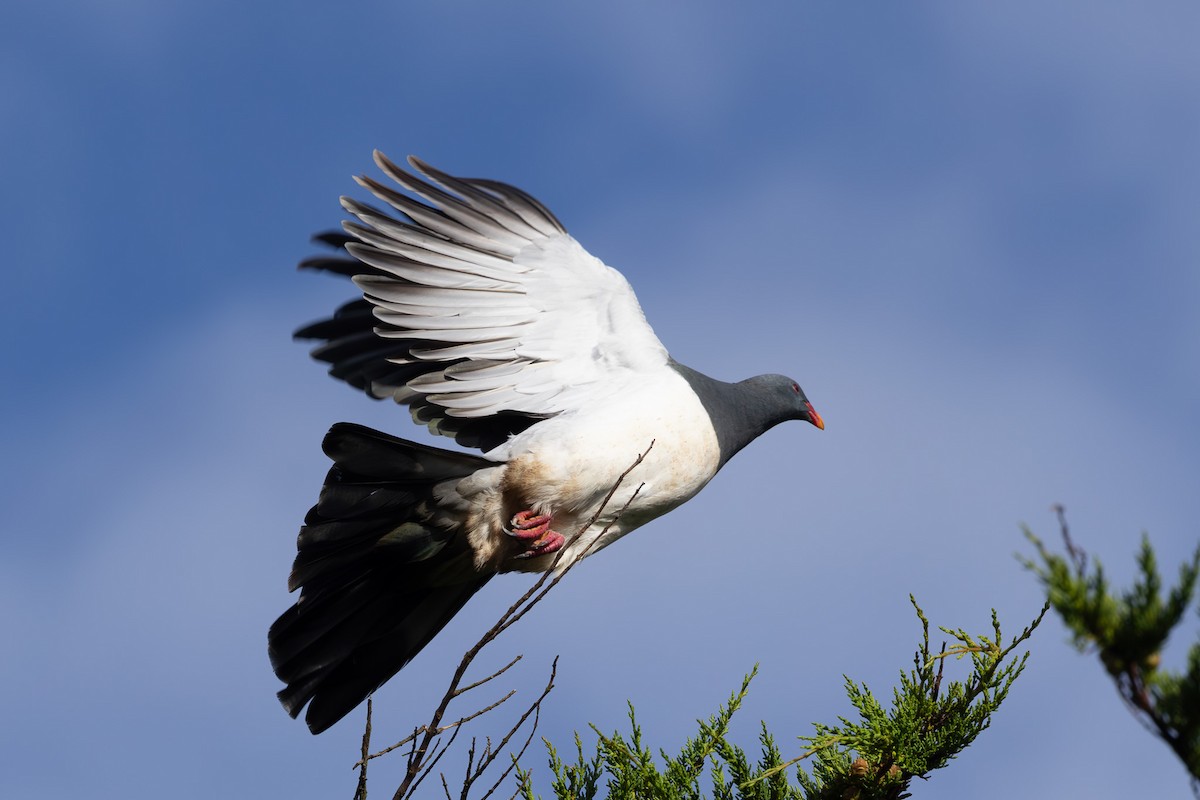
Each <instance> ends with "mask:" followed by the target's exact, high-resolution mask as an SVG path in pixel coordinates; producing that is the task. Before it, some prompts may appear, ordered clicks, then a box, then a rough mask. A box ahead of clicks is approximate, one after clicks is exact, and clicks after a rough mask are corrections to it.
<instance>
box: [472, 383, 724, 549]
mask: <svg viewBox="0 0 1200 800" xmlns="http://www.w3.org/2000/svg"><path fill="white" fill-rule="evenodd" d="M643 454H645V457H644V459H643V460H642V462H641V463H640V464H638V465H637V466H636V467H635V468H634V469H633V470H632V471H630V472H629V474H628V475H627V476H626V477H625V478H624V479H623V480H622V479H621V475H622V473H624V472H625V471H626V470H628V469H629V468H630V467H631V466H632V465H633V464H634V463H635V462H636V461H637V459H638V457H639V456H641V455H643ZM494 455H496V456H499V457H501V458H504V459H505V460H506V461H507V462H508V464H507V465H506V467H505V472H506V481H505V483H506V484H507V485H508V486H509V487H510V489H511V487H513V486H515V487H517V491H519V492H520V493H521V496H522V503H528V506H529V507H530V508H532V509H533V510H535V511H537V512H538V513H546V514H551V515H553V517H554V528H555V530H557V531H558V532H560V533H562V534H563V535H564V536H565V537H566V538H567V545H566V547H565V548H564V550H565V554H564V556H563V557H562V558H561V559H560V560H559V563H560V564H563V565H565V564H567V563H569V562H570V561H571V560H572V559H573V558H574V556H575V555H576V554H578V553H580V552H583V551H588V549H589V548H590V552H595V551H596V550H598V549H600V548H602V547H605V546H607V545H608V544H610V543H612V542H613V541H615V540H616V539H618V538H620V537H621V536H623V535H625V534H626V533H629V532H630V531H631V530H633V529H634V528H636V527H638V526H640V525H643V524H645V523H646V522H648V521H650V520H651V519H654V518H655V517H657V516H660V515H662V514H665V513H666V512H668V511H670V510H671V509H673V508H675V507H676V506H678V505H680V504H681V503H683V502H684V501H686V500H688V499H690V498H691V497H693V496H694V495H695V494H696V493H697V492H699V491H700V489H702V488H703V487H704V485H705V484H707V483H708V481H709V480H710V479H711V478H712V477H713V475H715V474H716V472H717V468H718V466H719V464H720V447H719V445H718V443H717V436H716V433H715V432H714V430H713V427H712V421H711V419H710V418H709V416H708V413H707V412H706V411H705V410H704V407H703V406H702V405H701V403H700V401H699V399H698V398H697V397H696V395H695V393H694V392H693V391H692V389H691V387H690V386H689V385H688V383H687V381H685V380H684V379H683V378H682V377H681V376H680V375H679V374H678V373H676V372H675V371H674V370H670V369H664V370H661V371H656V372H655V373H654V374H653V375H650V376H645V377H644V378H643V379H641V380H639V381H638V382H637V383H636V384H634V385H632V386H630V385H626V386H625V387H624V388H623V389H621V390H620V391H619V392H616V393H613V394H612V395H610V396H609V397H605V398H599V399H598V400H597V402H596V403H594V404H592V405H590V406H589V407H588V408H587V410H585V411H580V412H568V413H565V414H562V415H560V416H558V417H554V418H553V419H549V420H546V421H544V422H539V423H538V424H536V425H534V426H533V427H532V428H530V429H529V430H528V431H525V432H524V433H522V434H520V435H518V436H516V437H514V438H513V439H512V440H511V441H510V442H509V443H508V444H507V445H505V446H504V447H503V448H501V449H500V450H498V451H496V452H495V453H494ZM618 480H620V486H619V487H618V488H617V491H616V492H615V494H614V495H613V497H612V498H611V499H610V500H609V501H608V503H607V504H605V505H604V507H603V510H602V511H600V515H599V516H598V517H597V519H596V521H595V522H594V523H593V524H592V525H590V526H589V527H588V528H587V529H586V530H581V528H583V526H584V525H586V524H587V522H588V520H589V519H591V517H592V516H594V515H595V514H596V513H597V511H598V510H600V507H601V504H602V503H603V502H604V498H605V497H606V495H607V494H608V492H609V491H610V490H611V489H612V488H613V486H614V485H615V484H616V483H617V482H618ZM635 494H636V496H635ZM631 498H632V499H631ZM627 504H628V505H627ZM622 509H624V510H622ZM606 527H608V528H609V530H608V532H607V533H604V534H603V536H602V537H601V533H602V531H604V529H605V528H606ZM598 538H599V541H597V539H598ZM552 561H553V557H544V558H543V559H530V560H529V562H525V563H524V564H522V565H521V567H522V568H526V567H528V568H530V569H546V568H548V566H549V563H550V562H552ZM536 562H543V563H536Z"/></svg>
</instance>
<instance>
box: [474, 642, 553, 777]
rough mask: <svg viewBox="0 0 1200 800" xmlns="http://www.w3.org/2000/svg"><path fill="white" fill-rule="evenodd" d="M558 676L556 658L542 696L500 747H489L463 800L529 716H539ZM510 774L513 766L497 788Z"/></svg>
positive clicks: (502, 741) (502, 775) (505, 735)
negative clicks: (543, 702)
mask: <svg viewBox="0 0 1200 800" xmlns="http://www.w3.org/2000/svg"><path fill="white" fill-rule="evenodd" d="M557 675H558V658H557V657H555V659H554V661H553V662H552V663H551V665H550V680H549V681H547V682H546V688H545V689H543V690H542V694H541V695H540V696H539V697H538V699H537V700H534V701H533V705H531V706H530V707H529V708H528V709H527V710H526V711H525V713H524V714H522V715H521V718H520V719H519V720H517V724H516V725H513V726H512V728H511V729H510V730H509V731H508V733H506V734H504V738H502V739H501V740H500V743H499V744H498V745H496V747H494V748H492V747H490V746H489V747H488V751H487V754H486V755H485V756H484V757H483V758H481V759H480V760H479V765H478V766H477V767H476V769H475V771H474V773H473V774H472V775H471V777H470V780H469V781H467V782H465V783H464V784H463V791H462V800H467V792H468V790H470V788H471V784H473V783H474V782H475V781H476V780H478V779H479V777H480V776H481V775H483V773H484V772H485V771H486V770H487V768H488V767H490V766H491V765H492V762H494V761H495V760H496V757H497V756H499V755H500V751H501V750H503V749H504V747H505V746H506V745H507V744H508V742H509V740H510V739H511V738H512V737H513V736H514V735H515V734H516V732H517V731H519V730H520V729H521V726H522V725H524V724H525V720H527V719H529V715H530V714H534V715H537V714H538V713H539V712H540V710H541V705H542V701H543V700H545V699H546V697H547V695H549V694H550V691H551V690H552V689H553V688H554V678H555V676H557ZM534 728H535V729H536V728H537V716H535V717H534ZM530 736H531V737H532V736H533V734H532V733H530ZM526 746H528V742H526ZM521 749H522V751H524V749H525V748H524V747H523V748H521ZM510 772H512V765H509V766H508V768H506V769H505V770H504V772H503V774H501V776H500V780H499V781H497V782H496V786H499V785H500V781H503V780H504V779H505V778H506V777H507V776H508V774H509V773H510ZM495 790H496V787H495V786H493V787H492V788H491V789H489V790H488V793H487V794H485V795H484V798H486V797H487V796H488V795H490V794H491V793H492V792H494V791H495Z"/></svg>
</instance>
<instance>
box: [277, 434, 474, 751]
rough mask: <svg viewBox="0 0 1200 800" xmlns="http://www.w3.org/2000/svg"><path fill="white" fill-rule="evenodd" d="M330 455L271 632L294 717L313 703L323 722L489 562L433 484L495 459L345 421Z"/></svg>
mask: <svg viewBox="0 0 1200 800" xmlns="http://www.w3.org/2000/svg"><path fill="white" fill-rule="evenodd" d="M323 448H324V450H325V453H326V454H327V455H328V456H329V457H330V458H332V459H333V461H334V466H333V468H332V469H331V470H330V471H329V475H328V476H327V477H326V479H325V486H324V488H323V489H322V490H321V497H320V499H319V500H318V501H317V504H316V505H315V506H313V508H312V510H310V511H309V512H308V516H307V517H306V518H305V520H304V527H302V528H301V529H300V536H299V537H298V541H297V549H298V552H297V554H296V561H295V564H294V565H293V567H292V574H291V577H290V578H289V586H290V588H292V589H296V588H302V590H301V593H300V599H299V600H298V601H297V602H296V604H295V605H294V606H292V607H291V608H289V609H288V610H287V611H285V612H284V613H283V614H282V615H281V616H280V617H279V619H277V620H276V621H275V623H274V624H273V625H272V626H271V630H270V632H269V633H268V634H267V641H268V651H269V653H270V656H271V666H272V667H273V668H274V670H275V674H276V675H277V676H278V677H279V679H280V680H282V681H284V682H285V683H287V687H286V688H284V689H283V690H282V691H281V692H279V700H280V702H281V703H283V707H284V708H285V709H287V712H288V713H289V714H291V715H292V716H293V717H296V716H299V714H300V711H301V710H302V709H303V708H304V706H305V704H308V713H307V714H306V715H305V720H306V721H307V723H308V727H309V730H311V731H312V732H313V733H320V732H321V731H323V730H325V729H326V728H328V727H329V726H331V725H333V724H334V723H335V722H337V721H338V720H340V719H341V718H342V717H344V716H346V714H348V713H350V712H351V711H352V710H353V709H354V708H355V706H357V705H358V704H359V703H361V702H362V701H363V700H364V699H365V698H366V697H367V695H369V694H370V693H371V692H373V691H375V689H377V688H379V686H380V685H382V684H383V683H384V682H385V681H387V680H388V679H389V678H391V677H392V676H393V675H395V674H396V673H397V672H399V671H400V669H401V668H402V667H403V666H404V665H405V664H407V663H408V662H409V661H410V660H411V659H412V658H413V656H415V655H416V654H417V653H419V652H420V651H421V649H422V648H423V647H424V646H425V645H426V644H428V643H429V641H430V640H431V639H432V638H433V637H434V636H435V635H437V633H438V631H440V630H441V629H442V628H443V627H445V625H446V623H447V622H449V621H450V619H451V618H452V617H453V616H454V615H455V614H456V613H458V610H459V609H460V608H462V607H463V604H465V603H466V602H467V600H468V599H470V597H471V595H473V594H475V592H477V591H479V589H480V588H481V587H482V586H483V585H484V584H485V583H487V581H488V579H489V578H490V577H491V575H490V574H480V573H478V572H476V570H475V568H474V564H473V560H472V554H471V550H470V548H469V547H468V545H467V542H466V536H465V532H463V531H461V530H460V529H459V528H458V527H457V526H456V525H454V524H452V522H451V521H450V520H449V519H448V518H447V515H446V514H445V512H444V511H440V510H439V509H438V508H437V505H436V501H435V500H434V497H433V490H434V487H435V486H437V485H438V484H439V483H442V482H444V481H448V480H456V479H459V478H463V477H466V476H467V475H470V474H472V473H474V472H476V471H477V470H479V469H483V468H487V467H492V466H495V462H492V461H487V460H485V459H482V458H478V457H476V456H471V455H466V454H463V453H454V452H451V451H448V450H438V449H435V448H432V447H426V446H424V445H419V444H415V443H413V442H406V441H404V440H403V439H397V438H395V437H393V436H388V435H387V434H384V433H380V432H378V431H374V430H371V429H370V428H364V427H362V426H360V425H351V424H349V423H339V424H337V425H334V426H333V428H332V429H330V431H329V434H328V435H327V436H326V437H325V441H324V443H323Z"/></svg>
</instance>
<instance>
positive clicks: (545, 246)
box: [268, 152, 825, 733]
mask: <svg viewBox="0 0 1200 800" xmlns="http://www.w3.org/2000/svg"><path fill="white" fill-rule="evenodd" d="M375 162H376V164H377V165H378V166H379V168H380V169H381V170H382V172H383V173H384V174H385V175H386V176H387V177H388V178H390V179H391V181H393V182H394V183H395V185H396V187H399V189H403V190H407V192H405V191H400V190H399V189H398V188H396V187H393V186H392V185H388V184H386V183H383V182H380V181H377V180H375V179H372V178H370V177H359V178H358V179H357V180H358V183H359V184H360V185H362V186H363V187H365V188H366V189H367V190H368V191H370V192H371V193H372V194H373V195H374V196H375V197H377V198H378V199H379V200H380V201H382V202H383V203H386V204H387V205H388V206H390V208H391V211H383V210H380V209H378V208H375V207H373V206H370V205H366V204H364V203H360V202H358V201H357V200H353V199H350V198H343V199H342V206H343V207H344V208H345V209H346V211H347V212H349V214H351V215H352V216H353V217H354V220H353V221H347V222H345V223H344V225H343V227H344V229H345V234H340V233H339V234H325V235H323V236H319V237H317V238H318V239H321V240H323V241H324V242H325V243H326V244H329V245H333V246H335V247H338V248H340V249H341V251H342V252H341V253H339V254H337V255H330V256H327V257H318V258H312V259H309V260H307V261H305V262H303V263H302V264H301V266H302V267H307V268H311V269H316V270H319V271H324V272H330V273H335V274H340V275H344V276H347V277H350V278H351V279H353V281H354V283H355V284H356V285H357V286H358V288H359V289H361V290H362V295H363V296H362V298H361V299H356V300H353V301H351V302H348V303H346V304H345V305H343V306H341V307H340V308H339V309H337V311H336V313H335V314H334V315H333V316H332V317H330V318H329V319H325V320H322V321H320V322H317V323H314V324H312V325H309V326H307V327H304V328H301V329H300V330H299V331H297V332H296V336H297V338H301V339H307V340H316V341H317V342H318V344H317V345H316V347H315V348H314V349H313V351H312V355H313V357H314V358H316V359H318V360H320V361H323V362H327V363H328V364H330V365H331V366H330V373H331V374H332V375H333V376H334V377H336V378H339V379H341V380H343V381H346V382H347V383H349V384H350V385H351V386H354V387H355V388H358V389H361V390H362V391H364V392H366V393H367V394H368V395H369V396H371V397H373V398H391V399H393V400H395V401H396V402H398V403H401V404H404V405H407V406H408V408H409V411H410V412H411V414H412V418H413V420H414V421H416V422H418V423H420V424H422V425H425V426H427V427H428V428H429V430H430V431H432V432H433V433H435V434H440V435H443V436H448V437H451V438H453V439H454V440H455V441H456V442H457V443H458V444H459V445H461V446H463V447H466V448H473V449H477V450H479V451H481V452H482V454H481V455H475V454H471V453H464V452H459V451H452V450H444V449H438V448H434V447H429V446H427V445H423V444H417V443H414V442H409V441H405V440H404V439H398V438H396V437H394V436H390V435H388V434H386V433H381V432H379V431H375V430H372V429H370V428H365V427H362V426H360V425H354V424H350V423H338V424H336V425H334V426H333V428H332V429H330V431H329V433H328V434H327V435H326V437H325V440H324V442H323V449H324V451H325V453H326V455H328V456H329V458H330V459H332V460H333V467H332V468H331V469H330V471H329V473H328V475H327V477H326V478H325V484H324V487H323V488H322V490H321V494H320V498H319V500H318V501H317V504H316V505H315V506H313V507H312V509H311V510H310V511H309V512H308V515H307V516H306V517H305V520H304V525H303V527H301V529H300V534H299V537H298V542H297V554H296V560H295V563H294V565H293V567H292V572H291V575H290V577H289V580H288V587H289V590H291V591H295V590H296V589H300V596H299V599H298V600H297V601H296V603H295V605H293V606H292V607H291V608H289V609H288V610H287V611H285V612H284V613H283V614H282V615H281V616H280V617H279V619H278V620H276V621H275V623H274V624H273V625H272V626H271V629H270V633H269V635H268V649H269V654H270V658H271V664H272V667H273V668H274V670H275V674H276V675H277V676H278V677H279V678H280V680H282V681H283V682H284V683H286V684H287V686H286V687H285V688H284V689H283V690H282V691H280V692H279V699H280V702H282V704H283V706H284V708H285V709H286V710H287V711H288V713H290V714H291V715H292V716H293V717H296V716H298V715H299V714H300V712H301V711H302V710H303V709H304V707H305V705H307V706H308V711H307V714H306V716H305V720H306V722H307V723H308V727H309V729H310V730H311V731H312V732H313V733H320V732H321V731H323V730H325V729H326V728H328V727H329V726H331V725H333V724H334V723H336V722H337V721H338V720H340V719H341V718H342V717H344V716H345V715H346V714H348V713H349V712H350V711H351V710H353V709H354V708H355V707H356V706H357V705H358V704H359V703H361V702H362V701H363V700H364V699H365V698H366V697H367V696H368V695H369V694H370V693H371V692H373V691H375V689H377V688H378V687H379V686H381V685H382V684H383V683H384V682H385V681H387V680H388V679H390V678H391V677H392V676H393V675H395V674H396V673H397V672H398V671H399V670H400V669H401V668H402V667H404V665H405V664H407V663H408V662H409V661H410V660H411V659H412V658H413V657H414V656H415V655H416V654H417V653H418V652H420V650H421V648H423V647H424V646H425V645H426V644H428V643H429V641H430V640H431V639H432V638H433V637H434V636H435V635H436V634H437V633H438V631H440V630H441V629H442V628H443V627H444V626H445V625H446V623H447V622H449V621H450V619H451V617H453V616H454V615H455V614H456V613H457V612H458V610H459V609H461V608H462V607H463V604H464V603H466V602H467V600H468V599H469V598H470V597H471V596H472V595H473V594H474V593H475V592H477V591H479V589H480V587H482V586H483V585H484V584H485V583H487V582H488V580H489V579H490V578H491V577H492V576H493V575H495V574H497V573H501V572H511V571H522V572H541V571H546V570H549V569H553V568H554V567H555V565H556V563H557V564H559V565H566V564H568V563H570V562H571V561H572V560H573V559H574V558H576V557H577V556H579V555H580V554H590V553H593V552H595V551H597V550H599V549H600V548H602V547H605V546H607V545H609V544H611V543H612V542H614V541H616V540H617V539H619V538H620V537H622V536H624V535H625V534H627V533H629V532H630V531H632V530H633V529H634V528H637V527H639V526H641V525H643V524H645V523H647V522H649V521H650V520H652V519H654V518H655V517H658V516H661V515H662V514H665V513H666V512H668V511H670V510H671V509H673V508H675V507H676V506H678V505H680V504H681V503H683V502H685V501H686V500H688V499H690V498H691V497H693V496H694V495H695V494H696V493H697V492H699V491H700V490H701V489H702V488H703V487H704V486H705V484H707V483H708V482H709V481H710V480H711V479H712V477H713V476H714V475H716V474H717V471H718V470H719V469H721V467H722V466H724V464H725V462H727V461H728V460H729V459H730V458H731V457H732V456H733V455H734V454H735V453H737V452H738V451H739V450H741V449H742V448H743V447H745V446H746V445H747V444H749V443H750V442H751V441H753V440H754V439H755V438H756V437H758V436H759V435H760V434H762V433H763V432H764V431H766V430H768V429H769V428H771V427H773V426H775V425H777V424H778V423H780V422H783V421H785V420H793V419H795V420H804V421H806V422H810V423H812V424H813V425H815V426H816V427H818V428H821V429H823V428H824V427H825V424H824V422H822V420H821V417H820V416H819V415H818V414H817V412H816V411H815V410H814V409H813V407H812V404H811V403H810V402H809V401H808V398H807V397H806V396H805V394H804V391H803V390H802V389H801V388H800V385H799V384H798V383H796V382H795V381H794V380H792V379H790V378H786V377H784V376H782V375H759V376H757V377H753V378H749V379H747V380H744V381H741V382H739V383H724V382H722V381H718V380H715V379H713V378H710V377H708V376H706V375H703V374H702V373H700V372H697V371H696V370H694V369H691V368H689V367H686V366H684V365H683V364H680V363H678V362H676V361H675V360H673V359H672V358H671V356H670V355H669V354H668V353H667V350H666V348H665V347H663V345H662V343H661V342H660V341H659V340H658V338H657V337H656V336H655V335H654V332H653V331H652V330H651V328H650V326H649V325H648V324H647V322H646V319H645V316H644V315H643V313H642V309H641V307H640V306H639V305H638V301H637V298H636V297H635V295H634V293H633V289H632V288H631V287H630V285H629V283H628V282H627V281H626V280H625V278H624V277H623V276H622V275H621V273H619V272H617V271H616V270H615V269H613V268H611V267H608V266H605V265H604V264H603V263H602V262H601V261H600V260H599V259H597V258H595V257H594V256H592V255H590V254H589V253H588V252H587V251H586V250H584V249H583V247H581V246H580V244H579V243H578V242H576V241H575V239H573V238H572V237H571V236H570V235H569V234H568V233H567V231H566V229H565V228H564V227H563V226H562V224H561V223H560V222H559V221H558V220H557V219H556V218H555V217H554V215H553V214H552V213H551V212H550V211H549V210H548V209H547V208H546V207H545V206H543V205H542V204H541V203H539V202H538V201H537V200H535V199H534V198H532V197H530V196H529V195H528V194H526V193H525V192H523V191H521V190H519V189H517V188H515V187H512V186H509V185H507V184H504V183H499V182H496V181H490V180H480V179H474V178H456V177H454V176H452V175H448V174H446V173H445V172H442V171H440V170H437V169H434V168H433V167H431V166H429V165H428V164H426V163H424V162H423V161H421V160H419V159H417V158H411V157H410V158H409V159H408V163H409V165H410V167H411V168H412V170H413V171H407V170H405V169H402V168H401V167H399V166H397V165H396V164H394V163H392V162H391V161H389V160H388V159H387V158H386V157H384V156H383V155H382V154H381V153H378V152H376V153H375ZM414 173H419V175H420V176H423V177H419V176H418V174H414ZM641 454H645V458H644V459H643V460H642V461H641V463H639V464H637V466H636V467H634V469H633V470H632V471H631V472H629V474H628V475H627V477H626V478H625V479H624V480H623V481H622V480H619V479H620V477H621V475H622V473H624V472H626V470H628V469H629V467H630V466H631V465H632V464H633V463H634V462H635V460H636V459H637V458H638V456H639V455H641ZM618 483H619V486H618V488H617V491H616V493H615V494H614V495H613V497H612V498H611V499H610V500H609V501H608V503H607V504H605V503H604V500H605V497H606V495H608V493H609V492H610V490H611V489H612V488H613V486H614V485H617V484H618ZM622 509H623V510H622ZM589 520H592V521H591V523H590V524H588V522H589ZM560 569H561V567H560Z"/></svg>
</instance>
